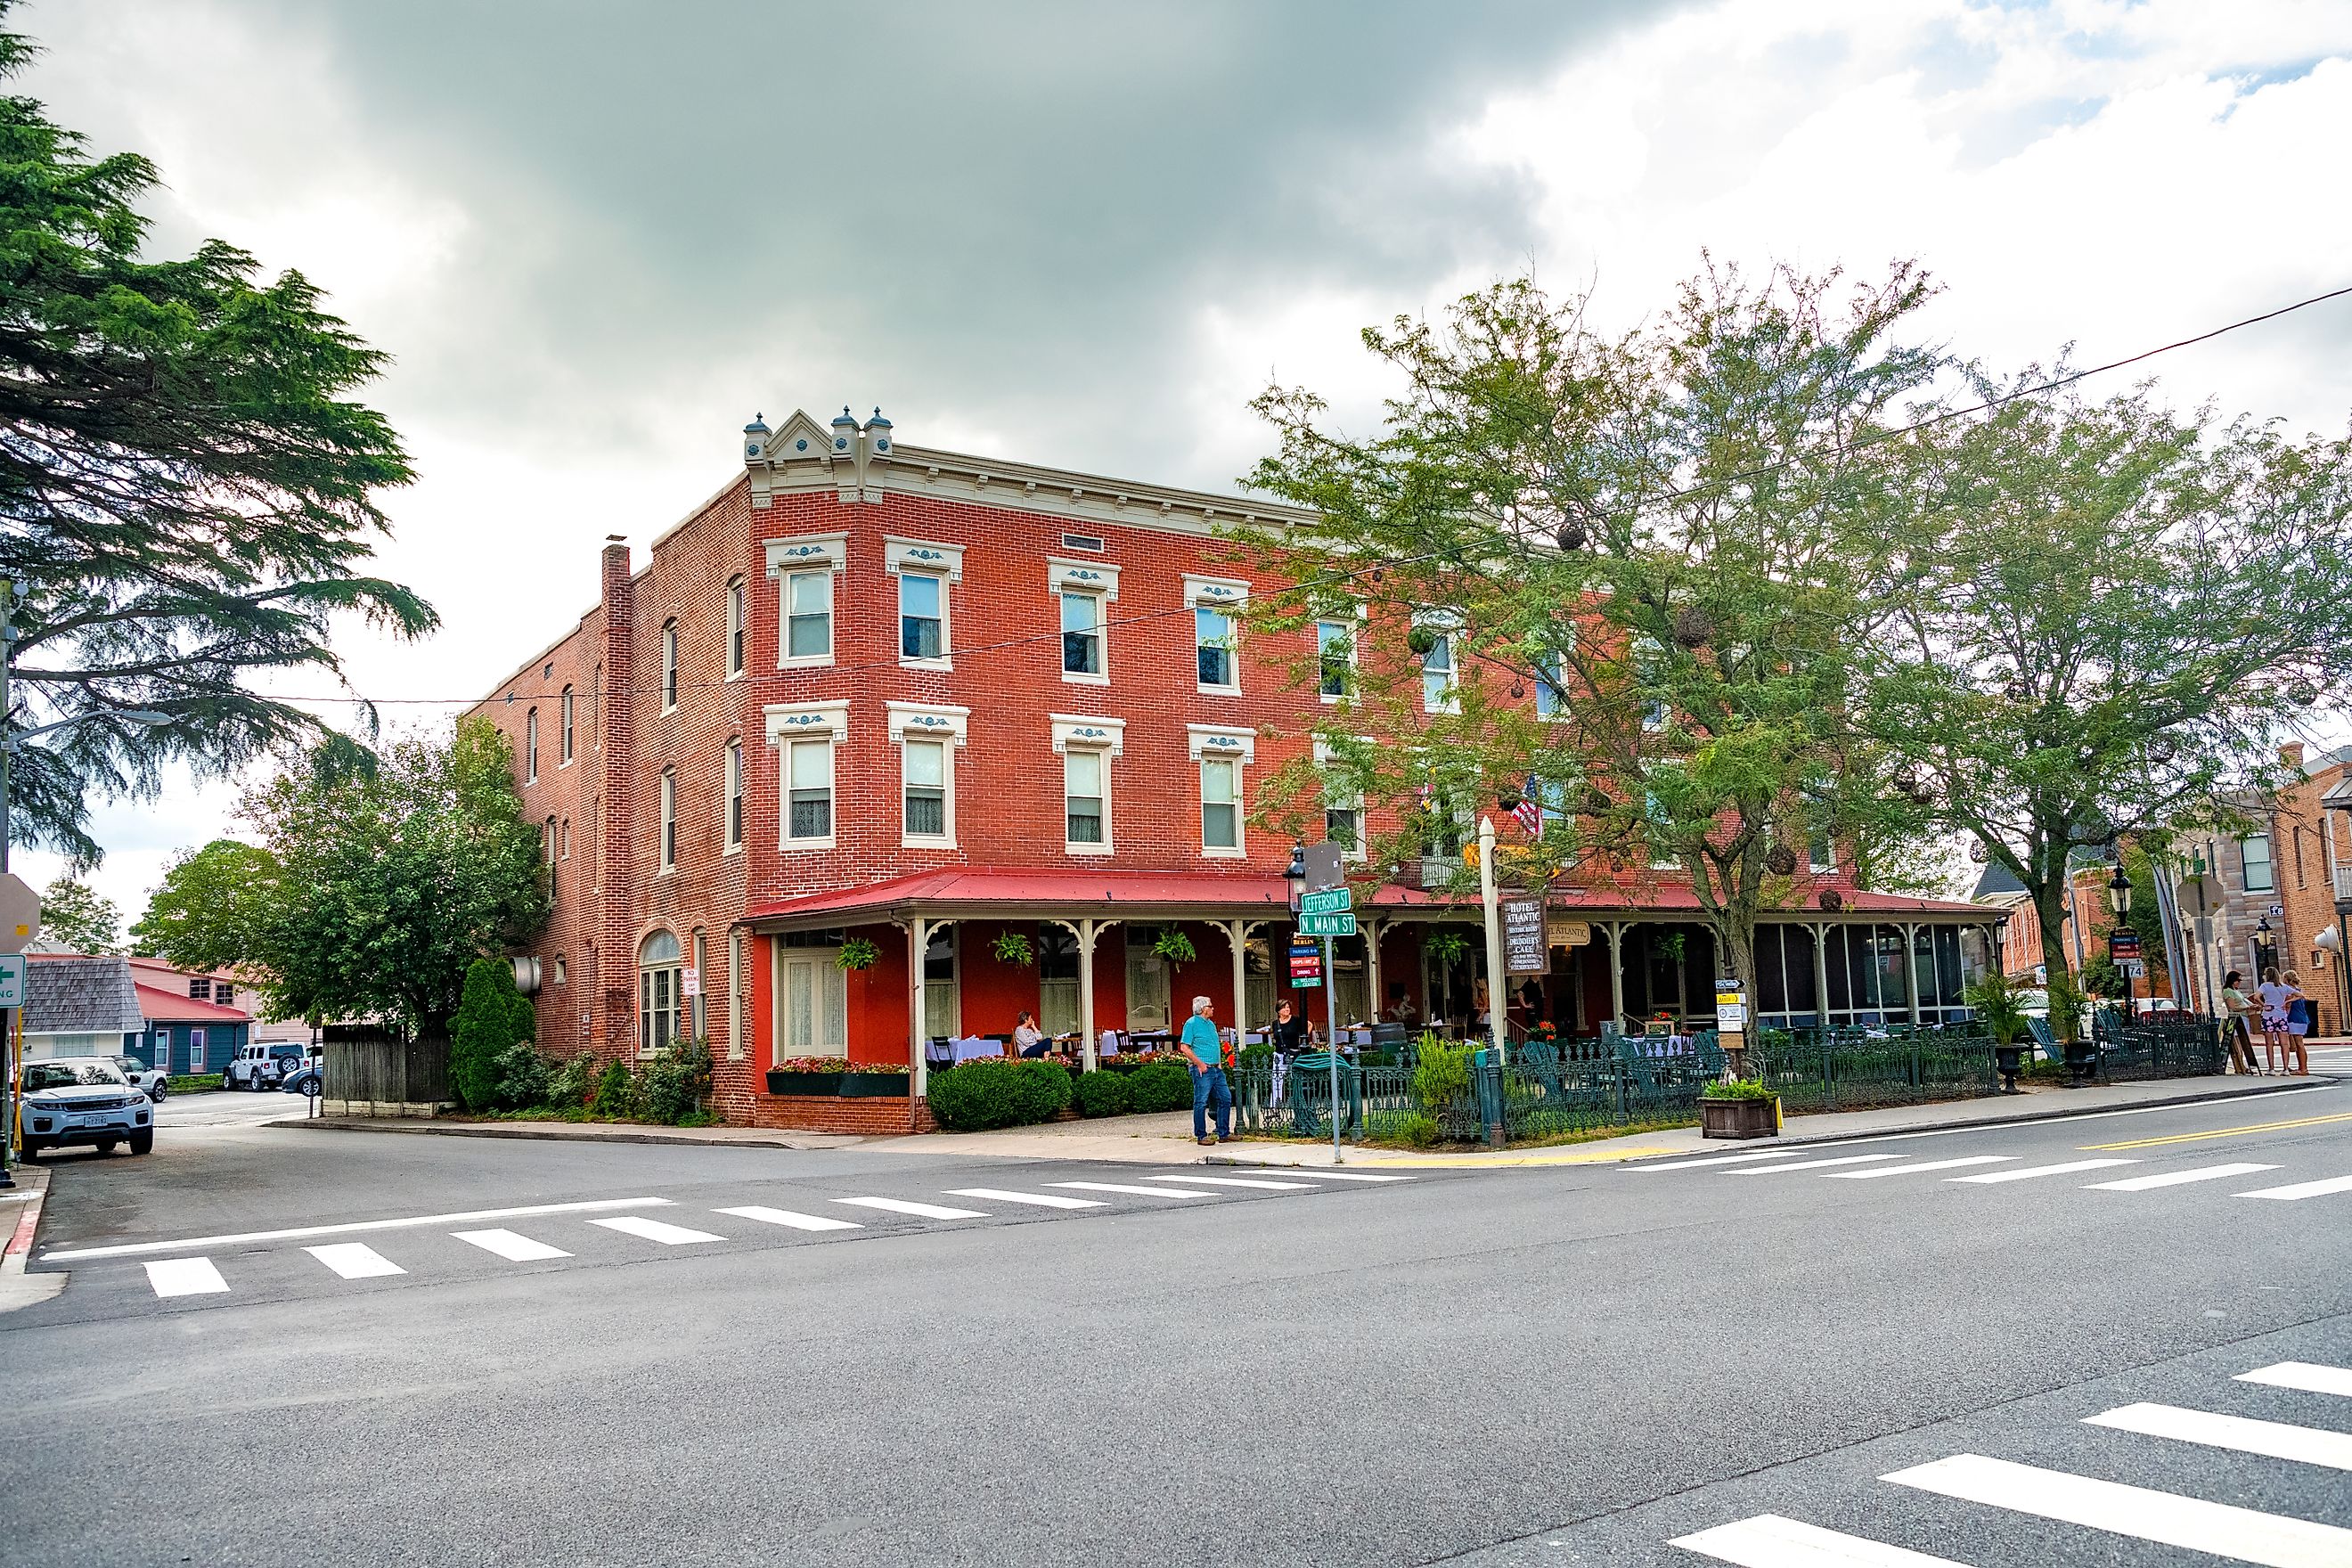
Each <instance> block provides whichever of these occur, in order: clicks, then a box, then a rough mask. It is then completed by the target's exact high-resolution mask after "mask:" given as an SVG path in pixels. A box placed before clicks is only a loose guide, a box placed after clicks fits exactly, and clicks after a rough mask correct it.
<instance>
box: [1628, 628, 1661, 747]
mask: <svg viewBox="0 0 2352 1568" xmlns="http://www.w3.org/2000/svg"><path fill="white" fill-rule="evenodd" d="M1665 679H1666V650H1665V649H1664V647H1661V646H1660V645H1659V642H1658V639H1657V638H1655V637H1651V636H1649V635H1647V634H1646V633H1645V634H1643V635H1642V636H1639V637H1635V638H1634V639H1633V680H1634V685H1635V687H1636V689H1637V690H1638V692H1639V694H1640V700H1641V703H1642V728H1643V729H1644V730H1646V731H1649V732H1650V733H1652V734H1656V733H1657V732H1658V731H1661V730H1664V728H1665V727H1666V700H1665V697H1664V694H1663V693H1662V692H1661V691H1660V690H1659V688H1660V687H1661V686H1663V685H1664V682H1665Z"/></svg>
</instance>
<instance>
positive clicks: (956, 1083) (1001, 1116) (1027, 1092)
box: [929, 1060, 1071, 1132]
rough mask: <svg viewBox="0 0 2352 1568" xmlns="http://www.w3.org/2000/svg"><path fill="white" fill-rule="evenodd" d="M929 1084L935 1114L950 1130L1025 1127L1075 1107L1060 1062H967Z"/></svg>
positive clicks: (949, 1070) (1067, 1072)
mask: <svg viewBox="0 0 2352 1568" xmlns="http://www.w3.org/2000/svg"><path fill="white" fill-rule="evenodd" d="M930 1083H931V1087H930V1095H929V1101H930V1107H931V1114H932V1115H933V1116H934V1117H936V1118H938V1120H939V1123H940V1126H942V1127H944V1128H946V1129H947V1130H948V1131H950V1132H980V1131H986V1130H987V1129H989V1128H992V1127H1025V1126H1028V1125H1030V1124H1032V1123H1034V1122H1039V1121H1049V1120H1051V1119H1052V1117H1053V1115H1054V1113H1055V1111H1057V1110H1061V1109H1062V1108H1063V1107H1064V1106H1066V1105H1067V1104H1069V1103H1070V1093H1071V1089H1070V1074H1069V1071H1068V1069H1067V1068H1064V1067H1063V1066H1062V1065H1061V1064H1060V1063H1059V1062H1023V1061H1012V1062H1006V1061H984V1060H983V1061H975V1062H965V1063H964V1064H962V1065H961V1067H956V1068H949V1069H948V1070H947V1071H945V1072H940V1073H934V1074H933V1075H931V1080H930Z"/></svg>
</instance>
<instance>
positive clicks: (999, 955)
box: [989, 931, 1037, 969]
mask: <svg viewBox="0 0 2352 1568" xmlns="http://www.w3.org/2000/svg"><path fill="white" fill-rule="evenodd" d="M989 951H990V952H992V953H994V954H995V955H996V962H997V963H1009V964H1011V965H1013V967H1014V968H1015V969H1026V968H1027V967H1029V965H1031V964H1032V963H1036V962H1037V950H1036V949H1035V948H1034V947H1032V946H1030V945H1029V939H1028V938H1027V937H1025V936H1024V935H1022V934H1021V933H1020V932H1019V931H999V932H997V933H996V940H995V941H994V942H991V943H990V944H989Z"/></svg>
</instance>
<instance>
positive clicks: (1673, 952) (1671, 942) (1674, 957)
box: [1658, 931, 1684, 963]
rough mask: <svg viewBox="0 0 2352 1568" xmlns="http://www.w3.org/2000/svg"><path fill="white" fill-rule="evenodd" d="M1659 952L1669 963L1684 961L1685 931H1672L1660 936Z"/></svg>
mask: <svg viewBox="0 0 2352 1568" xmlns="http://www.w3.org/2000/svg"><path fill="white" fill-rule="evenodd" d="M1658 952H1659V953H1660V954H1661V955H1662V956H1664V959H1665V961H1666V962H1667V963H1681V962H1682V961H1683V952H1684V947H1683V933H1682V932H1680V931H1671V932H1669V933H1667V934H1666V935H1664V936H1662V937H1660V938H1659V939H1658Z"/></svg>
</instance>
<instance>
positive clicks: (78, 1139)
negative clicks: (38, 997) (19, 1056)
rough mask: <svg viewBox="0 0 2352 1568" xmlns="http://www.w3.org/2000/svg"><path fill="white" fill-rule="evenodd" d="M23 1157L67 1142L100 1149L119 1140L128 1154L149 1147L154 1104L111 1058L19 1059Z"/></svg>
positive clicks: (112, 1147) (103, 1151) (152, 1141)
mask: <svg viewBox="0 0 2352 1568" xmlns="http://www.w3.org/2000/svg"><path fill="white" fill-rule="evenodd" d="M24 1072H25V1077H24V1092H25V1098H24V1101H23V1106H24V1110H23V1114H24V1118H25V1123H24V1126H25V1157H26V1159H28V1160H29V1159H31V1158H32V1157H33V1156H34V1155H35V1154H37V1153H39V1152H41V1151H42V1150H44V1149H54V1148H58V1147H61V1146H63V1145H65V1144H68V1143H88V1144H90V1145H92V1146H93V1147H95V1148H96V1149H97V1150H98V1152H100V1153H101V1154H111V1153H113V1152H114V1151H115V1150H116V1149H118V1148H120V1147H121V1146H122V1145H123V1144H125V1143H128V1144H130V1145H131V1152H132V1153H134V1154H144V1153H145V1152H148V1151H149V1150H150V1149H152V1148H153V1147H154V1146H155V1121H154V1106H153V1103H152V1101H150V1100H148V1098H147V1096H146V1095H145V1094H143V1093H142V1092H141V1091H140V1090H139V1089H136V1088H134V1087H133V1086H132V1084H131V1080H130V1079H127V1078H125V1077H123V1076H122V1069H121V1068H119V1067H117V1066H115V1065H114V1058H112V1057H52V1058H49V1059H48V1060H47V1061H40V1062H26V1064H25V1068H24Z"/></svg>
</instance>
